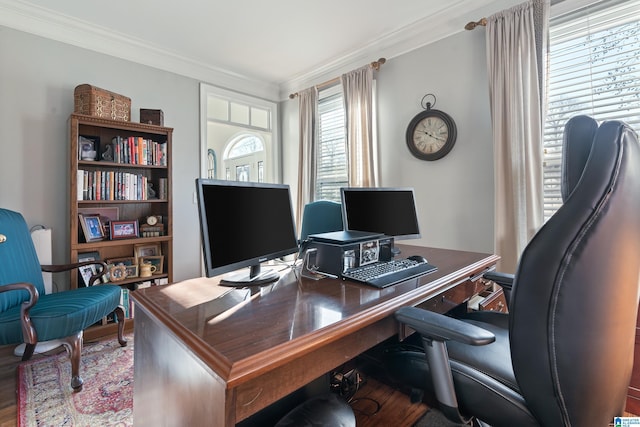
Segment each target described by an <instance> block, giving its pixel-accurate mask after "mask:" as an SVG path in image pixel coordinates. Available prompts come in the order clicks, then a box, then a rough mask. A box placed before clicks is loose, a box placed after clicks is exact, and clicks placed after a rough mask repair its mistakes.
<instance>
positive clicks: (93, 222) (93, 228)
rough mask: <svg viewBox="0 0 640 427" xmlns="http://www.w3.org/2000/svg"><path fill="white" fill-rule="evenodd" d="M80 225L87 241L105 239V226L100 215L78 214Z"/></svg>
mask: <svg viewBox="0 0 640 427" xmlns="http://www.w3.org/2000/svg"><path fill="white" fill-rule="evenodd" d="M78 220H79V222H80V227H81V228H82V232H83V233H84V239H85V241H87V242H97V241H99V240H104V228H103V226H102V222H101V221H100V215H83V214H78Z"/></svg>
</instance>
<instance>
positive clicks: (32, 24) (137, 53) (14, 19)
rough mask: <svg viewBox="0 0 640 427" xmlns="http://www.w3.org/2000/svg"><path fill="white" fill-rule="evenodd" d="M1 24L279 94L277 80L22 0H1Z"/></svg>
mask: <svg viewBox="0 0 640 427" xmlns="http://www.w3.org/2000/svg"><path fill="white" fill-rule="evenodd" d="M0 25H2V26H5V27H8V28H13V29H15V30H19V31H23V32H26V33H30V34H34V35H37V36H40V37H44V38H47V39H51V40H56V41H59V42H62V43H66V44H70V45H73V46H77V47H80V48H83V49H87V50H92V51H95V52H99V53H103V54H106V55H110V56H113V57H116V58H121V59H125V60H128V61H132V62H135V63H139V64H143V65H147V66H149V67H153V68H157V69H160V70H164V71H169V72H172V73H175V74H179V75H182V76H185V77H190V78H193V79H196V80H198V81H202V82H206V83H211V84H214V85H216V86H222V87H226V88H229V89H234V90H236V91H238V92H243V93H250V94H252V95H254V96H258V97H261V98H265V99H270V100H276V99H277V98H278V89H279V88H278V86H277V85H276V84H271V83H267V82H264V81H259V80H256V79H253V78H250V77H247V76H243V75H240V74H237V73H233V72H230V71H228V70H223V69H221V68H218V67H215V66H212V65H210V64H205V63H203V62H199V61H196V60H193V59H191V58H186V57H184V56H181V55H178V54H176V53H174V52H170V51H167V50H165V49H162V48H161V47H160V46H153V45H150V44H149V43H147V42H143V41H142V40H137V39H132V38H131V37H130V36H125V35H124V34H121V33H117V32H114V31H113V30H109V29H107V28H105V27H101V26H96V25H89V24H87V23H85V22H83V21H79V20H77V19H74V18H71V17H69V16H67V15H64V14H60V13H57V12H54V11H52V10H50V9H46V8H42V7H38V6H35V5H32V4H27V3H23V2H21V1H16V0H0Z"/></svg>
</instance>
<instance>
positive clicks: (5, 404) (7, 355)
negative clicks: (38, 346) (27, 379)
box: [0, 345, 35, 427]
mask: <svg viewBox="0 0 640 427" xmlns="http://www.w3.org/2000/svg"><path fill="white" fill-rule="evenodd" d="M14 348H15V345H5V346H1V347H0V426H2V427H15V426H16V424H17V422H16V420H17V417H16V408H17V406H16V367H17V366H18V364H19V363H20V358H19V357H16V356H14V355H13V349H14ZM34 357H35V356H34Z"/></svg>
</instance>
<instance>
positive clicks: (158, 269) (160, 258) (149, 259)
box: [139, 255, 164, 276]
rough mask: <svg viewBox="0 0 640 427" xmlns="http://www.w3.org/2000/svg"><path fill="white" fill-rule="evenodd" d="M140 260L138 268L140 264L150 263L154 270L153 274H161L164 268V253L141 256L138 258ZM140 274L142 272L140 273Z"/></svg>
mask: <svg viewBox="0 0 640 427" xmlns="http://www.w3.org/2000/svg"><path fill="white" fill-rule="evenodd" d="M139 260H140V266H141V267H140V268H142V265H147V264H148V265H151V266H153V268H154V269H155V270H153V271H154V273H153V274H161V273H162V272H163V268H164V255H150V256H143V257H140V258H139ZM140 275H141V276H142V273H141V274H140Z"/></svg>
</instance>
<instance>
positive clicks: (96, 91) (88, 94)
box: [73, 84, 131, 122]
mask: <svg viewBox="0 0 640 427" xmlns="http://www.w3.org/2000/svg"><path fill="white" fill-rule="evenodd" d="M73 98H74V103H73V104H74V108H73V111H74V112H76V113H78V114H85V115H88V116H96V117H104V118H106V119H112V120H122V121H125V122H128V121H130V120H131V98H127V97H126V96H123V95H120V94H117V93H114V92H110V91H108V90H105V89H100V88H99V87H95V86H91V85H88V84H82V85H79V86H76V88H75V90H74V91H73Z"/></svg>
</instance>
